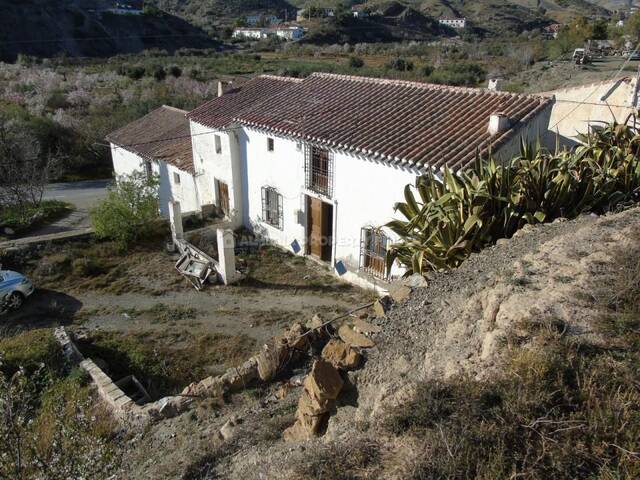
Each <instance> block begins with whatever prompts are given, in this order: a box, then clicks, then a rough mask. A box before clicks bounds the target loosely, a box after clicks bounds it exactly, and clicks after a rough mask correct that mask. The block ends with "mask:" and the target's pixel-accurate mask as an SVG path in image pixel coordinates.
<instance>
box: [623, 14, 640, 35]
mask: <svg viewBox="0 0 640 480" xmlns="http://www.w3.org/2000/svg"><path fill="white" fill-rule="evenodd" d="M625 29H626V30H627V34H628V35H630V36H631V38H632V39H633V40H634V41H635V42H638V41H640V12H636V13H635V14H634V15H632V16H631V17H629V19H628V20H627V21H626V23H625Z"/></svg>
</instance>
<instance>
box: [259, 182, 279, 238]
mask: <svg viewBox="0 0 640 480" xmlns="http://www.w3.org/2000/svg"><path fill="white" fill-rule="evenodd" d="M262 219H263V220H264V221H265V222H266V223H268V224H269V225H271V226H273V227H276V228H278V229H280V230H282V229H283V227H284V225H283V223H284V222H283V214H282V195H280V194H279V193H278V191H277V190H276V189H275V188H273V187H262Z"/></svg>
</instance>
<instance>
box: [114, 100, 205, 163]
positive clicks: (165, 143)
mask: <svg viewBox="0 0 640 480" xmlns="http://www.w3.org/2000/svg"><path fill="white" fill-rule="evenodd" d="M186 113H187V112H186V111H184V110H180V109H177V108H174V107H169V106H167V105H164V106H162V107H160V108H157V109H156V110H153V111H152V112H150V113H148V114H147V115H145V116H144V117H142V118H139V119H138V120H136V121H134V122H131V123H130V124H128V125H125V126H124V127H122V128H120V129H118V130H116V131H115V132H112V133H110V134H109V135H107V137H106V140H107V141H109V142H111V143H113V144H115V145H117V146H118V147H120V148H124V149H126V150H128V151H130V152H133V153H135V154H137V155H140V156H142V157H144V158H146V159H148V160H154V161H164V162H167V163H168V164H171V165H173V166H175V167H177V168H179V169H180V170H184V171H186V172H190V173H193V172H194V168H193V152H192V148H191V137H190V135H191V130H190V127H189V120H187V118H186V117H185V115H186Z"/></svg>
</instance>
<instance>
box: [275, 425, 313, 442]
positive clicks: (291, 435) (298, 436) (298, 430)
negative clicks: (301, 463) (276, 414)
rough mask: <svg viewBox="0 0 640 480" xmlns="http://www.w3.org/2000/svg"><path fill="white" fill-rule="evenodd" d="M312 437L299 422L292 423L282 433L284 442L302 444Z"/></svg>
mask: <svg viewBox="0 0 640 480" xmlns="http://www.w3.org/2000/svg"><path fill="white" fill-rule="evenodd" d="M312 437H313V434H311V432H309V431H308V430H307V429H305V428H304V427H303V426H302V425H301V424H300V423H299V422H296V423H294V424H293V425H291V426H290V427H289V428H287V429H286V430H285V431H284V432H283V433H282V438H283V439H284V441H285V442H303V441H305V440H309V439H310V438H312Z"/></svg>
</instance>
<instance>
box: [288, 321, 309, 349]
mask: <svg viewBox="0 0 640 480" xmlns="http://www.w3.org/2000/svg"><path fill="white" fill-rule="evenodd" d="M307 331H308V330H307V328H305V327H304V326H303V325H302V324H301V323H297V322H296V323H294V324H293V325H292V326H291V328H290V329H289V330H287V332H286V333H285V334H284V336H283V341H284V343H286V344H287V345H288V346H289V347H290V348H295V349H296V350H307V348H309V338H308V335H306V333H307Z"/></svg>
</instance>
